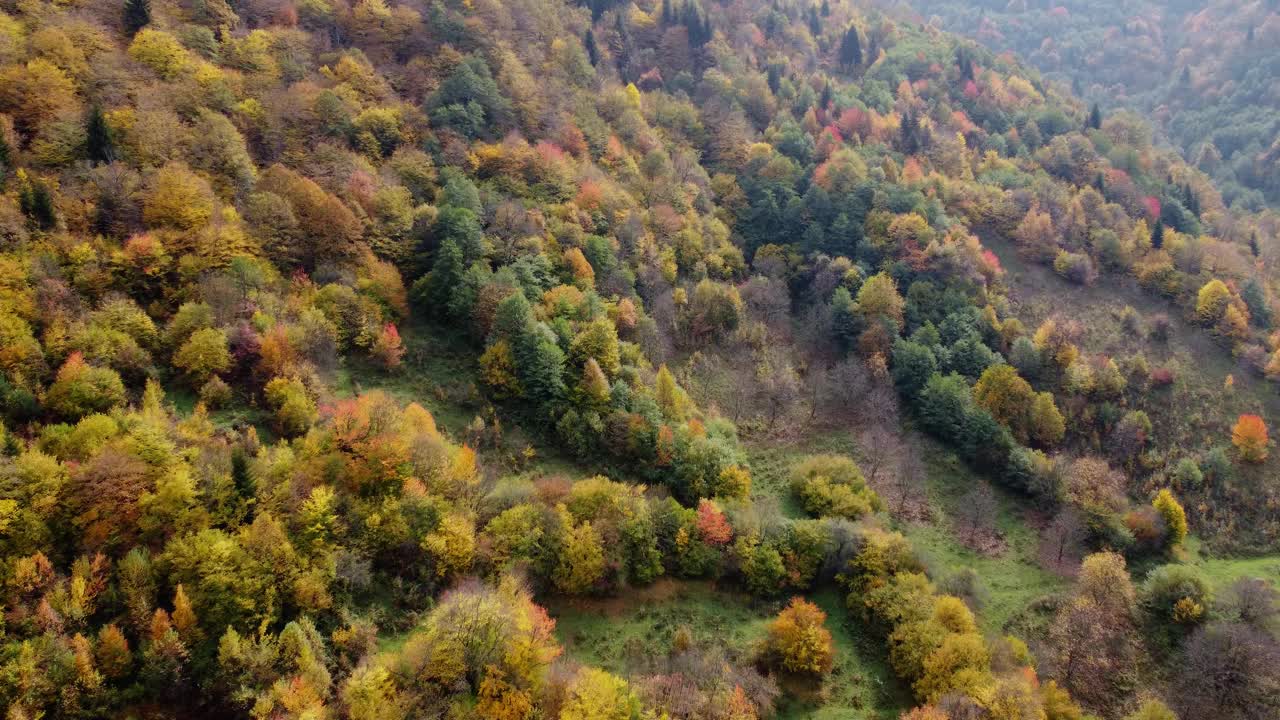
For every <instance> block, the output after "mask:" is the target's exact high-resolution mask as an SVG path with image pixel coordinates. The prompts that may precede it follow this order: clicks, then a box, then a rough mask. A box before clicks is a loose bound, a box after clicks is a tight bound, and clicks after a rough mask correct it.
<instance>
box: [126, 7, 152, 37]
mask: <svg viewBox="0 0 1280 720" xmlns="http://www.w3.org/2000/svg"><path fill="white" fill-rule="evenodd" d="M150 22H151V0H124V29H125V32H126V33H128V35H129V37H133V36H134V34H135V33H137V32H138V31H139V30H141V29H142V28H144V27H146V26H147V25H148V24H149V23H150Z"/></svg>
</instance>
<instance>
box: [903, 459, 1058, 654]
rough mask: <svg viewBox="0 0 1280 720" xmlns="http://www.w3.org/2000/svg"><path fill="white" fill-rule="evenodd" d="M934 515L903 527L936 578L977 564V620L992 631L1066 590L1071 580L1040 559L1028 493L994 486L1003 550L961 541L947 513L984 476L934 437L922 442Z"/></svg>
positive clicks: (1005, 626)
mask: <svg viewBox="0 0 1280 720" xmlns="http://www.w3.org/2000/svg"><path fill="white" fill-rule="evenodd" d="M921 450H922V454H923V459H924V464H925V469H926V472H927V474H928V492H929V503H930V506H931V507H932V509H933V512H934V521H933V522H932V523H929V524H921V523H905V524H903V525H902V527H900V528H899V529H900V530H902V532H903V534H905V535H906V536H907V539H909V540H910V541H911V544H912V545H913V546H914V547H915V548H916V551H917V552H919V553H920V554H921V555H922V556H923V557H924V559H925V562H926V564H927V565H928V566H929V568H930V570H931V573H930V574H931V575H932V576H934V577H935V578H939V579H940V578H942V577H945V576H946V575H947V574H948V573H953V572H955V571H957V570H960V569H962V568H972V569H973V570H974V571H975V572H976V573H977V576H978V578H979V580H980V583H981V585H980V586H981V588H982V589H983V590H984V591H985V592H983V593H982V594H981V595H982V599H983V602H982V605H981V607H980V608H978V620H979V622H980V623H981V625H982V627H983V629H984V630H986V631H987V632H990V633H997V632H1007V631H1008V630H1009V629H1010V626H1011V624H1012V623H1013V621H1014V620H1015V619H1016V618H1018V617H1019V615H1020V614H1021V613H1023V611H1025V610H1026V609H1027V608H1028V607H1029V606H1030V605H1031V604H1032V603H1033V602H1034V601H1035V600H1037V599H1039V598H1042V597H1044V596H1046V595H1051V594H1054V593H1058V592H1061V591H1062V590H1063V589H1065V588H1066V587H1067V584H1068V582H1067V580H1066V579H1064V578H1062V577H1061V576H1059V575H1057V574H1055V573H1053V572H1050V571H1048V570H1046V569H1044V568H1043V567H1042V566H1041V565H1040V562H1039V560H1038V557H1037V556H1038V548H1039V535H1038V533H1037V531H1036V530H1035V528H1033V527H1032V526H1031V525H1030V524H1029V523H1028V516H1027V514H1026V513H1025V510H1024V508H1025V505H1026V499H1025V498H1019V497H1016V496H1014V495H1012V494H1011V493H1008V492H1005V491H1003V490H1002V489H1001V488H999V487H996V488H995V494H996V499H997V500H998V503H999V509H998V512H997V515H996V522H995V525H996V528H997V530H998V531H999V533H1000V535H1001V538H1002V539H1003V541H1004V549H1003V550H1002V551H1001V552H999V553H998V554H994V555H992V554H987V553H980V552H976V551H974V550H971V549H970V548H969V547H967V546H965V545H964V544H963V543H962V542H960V541H959V540H958V539H957V537H956V534H955V532H954V531H953V529H952V528H951V527H950V526H949V523H948V521H947V518H948V517H949V516H951V515H952V514H953V513H954V512H955V511H956V509H957V507H958V506H959V504H960V503H961V502H963V500H964V496H965V493H967V492H968V490H969V489H970V488H971V487H973V485H974V484H975V483H980V482H985V481H984V480H983V479H982V478H981V477H980V476H978V475H977V474H976V473H974V472H973V471H972V470H971V469H969V467H968V466H966V465H965V464H964V463H963V462H961V461H960V459H959V458H957V457H956V456H955V455H954V454H952V453H950V452H947V451H946V450H944V449H943V448H942V447H941V446H940V445H938V444H937V443H934V442H932V441H924V442H923V443H922V447H921Z"/></svg>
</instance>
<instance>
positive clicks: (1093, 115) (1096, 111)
mask: <svg viewBox="0 0 1280 720" xmlns="http://www.w3.org/2000/svg"><path fill="white" fill-rule="evenodd" d="M1089 127H1091V128H1093V129H1094V130H1101V129H1102V108H1100V107H1098V103H1094V104H1093V107H1091V108H1089Z"/></svg>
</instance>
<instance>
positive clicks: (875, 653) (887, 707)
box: [549, 579, 910, 720]
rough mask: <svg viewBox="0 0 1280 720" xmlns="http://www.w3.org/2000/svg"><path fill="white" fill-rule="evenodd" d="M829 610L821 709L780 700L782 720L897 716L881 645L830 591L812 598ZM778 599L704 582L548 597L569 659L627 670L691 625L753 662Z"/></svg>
mask: <svg viewBox="0 0 1280 720" xmlns="http://www.w3.org/2000/svg"><path fill="white" fill-rule="evenodd" d="M811 599H812V600H813V601H814V602H815V603H817V604H818V605H819V606H820V607H822V609H823V610H824V611H826V613H827V627H828V629H830V630H831V633H832V637H833V639H834V641H835V648H836V668H835V671H834V672H833V673H832V675H831V676H830V678H829V679H828V680H827V681H826V685H825V687H824V692H823V695H824V696H825V697H826V702H825V703H823V704H822V705H821V706H820V707H818V706H813V705H808V704H804V703H801V702H798V701H795V700H788V699H786V698H783V700H782V704H781V706H780V707H779V713H778V715H777V717H779V718H781V719H783V720H835V719H836V718H848V717H860V718H868V719H874V718H896V717H897V716H898V714H899V713H900V712H901V711H902V710H904V709H906V708H908V707H909V706H910V698H909V696H908V694H907V692H906V690H905V688H903V687H902V686H901V684H900V683H898V681H897V680H896V679H894V677H893V675H892V673H891V672H890V670H889V668H888V667H887V666H886V664H885V657H884V646H883V643H881V642H880V641H879V640H878V639H876V638H872V637H869V636H868V635H867V634H866V633H865V631H864V629H863V628H862V627H860V626H858V625H856V624H854V623H852V622H850V621H849V620H848V619H847V617H848V613H847V611H846V610H845V609H844V603H843V600H842V598H841V597H840V594H839V593H838V592H837V591H835V590H834V589H829V590H823V591H820V592H818V593H815V594H814V595H813V597H812V598H811ZM780 608H781V603H779V602H760V601H757V600H753V599H752V598H750V597H749V596H746V595H742V594H739V593H731V592H726V591H723V590H719V589H717V588H715V587H714V586H713V585H711V584H710V583H705V582H680V581H676V580H670V579H665V580H662V581H660V582H658V583H656V584H655V585H654V586H653V587H651V588H645V589H641V590H637V591H634V592H632V593H631V594H630V595H629V596H628V597H626V598H618V599H611V600H586V601H583V600H577V601H573V600H563V599H556V600H552V601H550V605H549V610H550V612H551V614H552V616H554V617H555V618H556V621H557V626H556V632H557V635H558V636H559V637H560V639H561V642H562V643H563V644H564V646H565V654H566V656H567V657H568V658H570V659H572V660H576V661H578V662H582V663H588V664H591V665H596V666H599V667H603V668H605V669H607V670H609V671H611V672H614V673H618V674H621V675H624V676H626V675H629V674H633V673H636V672H643V669H644V668H645V667H646V665H647V661H648V660H649V659H650V658H652V657H654V656H661V655H663V654H665V653H666V652H667V651H668V649H669V648H670V647H671V641H672V638H673V637H674V635H675V633H676V631H677V630H679V629H680V628H681V627H685V628H688V629H689V631H690V633H691V634H692V636H693V639H694V642H695V644H697V645H703V646H713V647H720V648H723V649H724V651H725V653H726V655H727V656H728V658H729V659H730V660H732V661H736V662H739V663H750V662H751V658H752V657H753V656H754V654H755V651H756V647H757V646H758V644H759V643H760V641H761V639H762V638H763V637H764V634H765V630H766V627H767V625H768V623H769V620H770V619H771V618H772V617H773V616H774V615H775V614H776V613H777V611H778V610H779V609H780Z"/></svg>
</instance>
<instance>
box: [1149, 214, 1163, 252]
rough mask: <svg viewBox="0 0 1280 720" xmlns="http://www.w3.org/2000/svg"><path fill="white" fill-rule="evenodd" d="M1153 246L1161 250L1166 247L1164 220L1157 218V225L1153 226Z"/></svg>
mask: <svg viewBox="0 0 1280 720" xmlns="http://www.w3.org/2000/svg"><path fill="white" fill-rule="evenodd" d="M1151 247H1153V248H1155V249H1156V250H1159V249H1160V248H1162V247H1164V221H1163V220H1156V225H1155V227H1153V228H1151Z"/></svg>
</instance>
